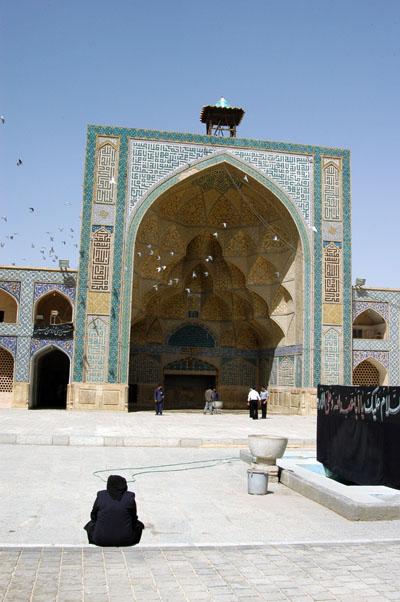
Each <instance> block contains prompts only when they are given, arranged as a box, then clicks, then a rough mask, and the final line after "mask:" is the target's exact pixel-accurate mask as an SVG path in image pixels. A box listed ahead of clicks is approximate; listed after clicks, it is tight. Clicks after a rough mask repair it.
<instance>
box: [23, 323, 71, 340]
mask: <svg viewBox="0 0 400 602" xmlns="http://www.w3.org/2000/svg"><path fill="white" fill-rule="evenodd" d="M32 336H33V337H34V338H35V339H63V340H66V339H72V338H73V336H74V325H73V324H35V325H34V327H33V335H32Z"/></svg>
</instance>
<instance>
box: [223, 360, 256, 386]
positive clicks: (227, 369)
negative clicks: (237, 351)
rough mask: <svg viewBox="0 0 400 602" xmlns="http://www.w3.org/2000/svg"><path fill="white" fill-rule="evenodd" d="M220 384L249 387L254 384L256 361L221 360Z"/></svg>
mask: <svg viewBox="0 0 400 602" xmlns="http://www.w3.org/2000/svg"><path fill="white" fill-rule="evenodd" d="M221 372H222V373H221V384H222V385H225V386H228V385H230V386H235V385H237V386H246V387H251V386H253V385H255V383H256V372H257V362H256V360H244V359H230V358H229V359H228V358H223V359H222V370H221Z"/></svg>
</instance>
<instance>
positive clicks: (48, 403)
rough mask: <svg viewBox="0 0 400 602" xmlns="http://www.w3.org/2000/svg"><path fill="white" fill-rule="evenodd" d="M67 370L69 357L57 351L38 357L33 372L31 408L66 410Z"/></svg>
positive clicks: (50, 351)
mask: <svg viewBox="0 0 400 602" xmlns="http://www.w3.org/2000/svg"><path fill="white" fill-rule="evenodd" d="M69 369H70V360H69V357H68V356H67V355H66V354H65V353H63V352H62V351H60V350H59V349H51V350H49V351H47V352H44V353H42V354H41V355H39V357H38V358H37V359H36V361H35V365H34V371H33V373H34V381H33V382H34V386H33V395H32V405H31V407H32V408H35V409H44V408H45V409H50V408H51V409H58V410H65V409H66V407H67V385H68V382H69Z"/></svg>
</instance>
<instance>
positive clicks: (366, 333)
mask: <svg viewBox="0 0 400 602" xmlns="http://www.w3.org/2000/svg"><path fill="white" fill-rule="evenodd" d="M387 331H388V328H387V324H386V320H385V318H384V317H383V316H381V314H380V313H379V312H377V311H375V310H374V309H372V308H371V307H369V308H368V309H366V310H365V311H363V312H362V313H361V314H359V315H358V316H357V317H356V318H355V319H354V320H353V339H387V338H388V337H387Z"/></svg>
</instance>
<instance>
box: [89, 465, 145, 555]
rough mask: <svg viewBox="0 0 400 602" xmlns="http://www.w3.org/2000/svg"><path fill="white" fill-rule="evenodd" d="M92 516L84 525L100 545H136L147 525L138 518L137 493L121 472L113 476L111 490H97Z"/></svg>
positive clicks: (90, 539)
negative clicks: (129, 486) (129, 489)
mask: <svg viewBox="0 0 400 602" xmlns="http://www.w3.org/2000/svg"><path fill="white" fill-rule="evenodd" d="M90 519H91V520H90V521H89V522H88V523H87V524H86V525H85V526H84V527H83V528H84V529H85V530H86V531H87V535H88V540H89V543H93V544H95V545H96V546H102V547H105V546H134V545H135V544H137V543H139V541H140V538H141V537H142V531H143V529H144V524H143V523H142V522H141V521H140V520H138V517H137V509H136V502H135V494H134V493H133V492H132V491H128V485H127V482H126V479H124V477H121V476H119V475H110V476H109V477H108V480H107V489H104V490H103V491H98V492H97V497H96V499H95V502H94V504H93V509H92V512H91V513H90Z"/></svg>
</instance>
